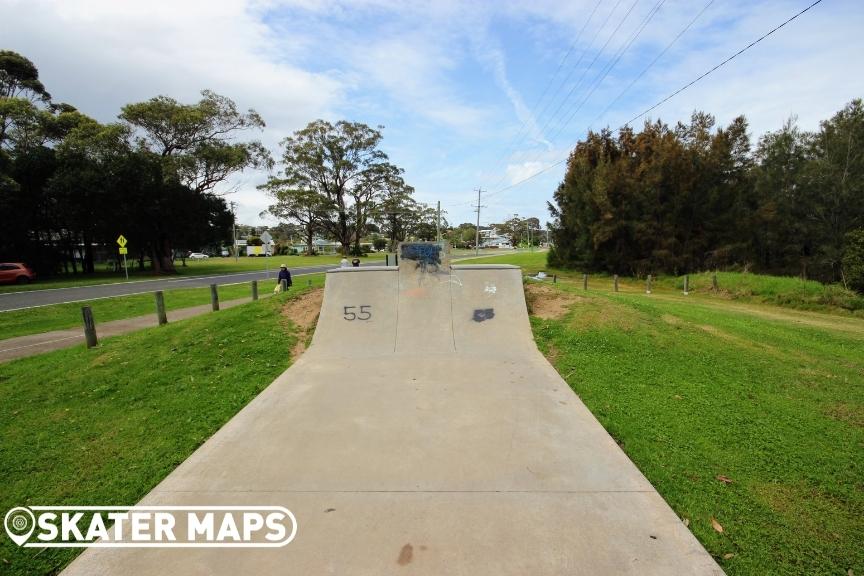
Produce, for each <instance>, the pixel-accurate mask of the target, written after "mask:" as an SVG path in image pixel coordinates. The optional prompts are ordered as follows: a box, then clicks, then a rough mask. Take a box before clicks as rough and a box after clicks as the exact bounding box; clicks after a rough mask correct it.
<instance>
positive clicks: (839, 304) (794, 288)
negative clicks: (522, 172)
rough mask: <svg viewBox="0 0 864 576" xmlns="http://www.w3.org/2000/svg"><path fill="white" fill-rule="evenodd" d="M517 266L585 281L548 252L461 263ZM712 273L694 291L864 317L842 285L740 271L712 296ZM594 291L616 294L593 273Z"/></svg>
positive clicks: (675, 285)
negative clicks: (557, 265)
mask: <svg viewBox="0 0 864 576" xmlns="http://www.w3.org/2000/svg"><path fill="white" fill-rule="evenodd" d="M470 263H476V264H515V265H517V266H522V268H523V269H524V270H525V272H526V273H530V274H535V273H537V272H539V271H540V270H545V271H546V273H547V274H557V275H558V276H560V277H563V278H571V279H578V280H581V278H582V272H580V271H577V270H556V269H553V268H550V267H548V266H547V265H546V253H545V252H542V253H538V252H534V253H520V254H514V253H510V254H505V255H502V256H497V257H494V258H482V259H476V260H465V261H460V262H459V264H470ZM711 276H712V274H711V273H709V272H703V273H700V274H691V275H690V287H689V289H690V292H693V293H696V294H698V295H705V296H713V297H715V298H723V299H727V300H728V299H732V300H740V301H743V302H757V303H766V304H774V305H777V306H782V307H785V308H796V309H799V310H813V311H821V312H834V313H840V314H850V315H853V316H858V317H862V318H864V296H862V295H861V294H856V293H854V292H852V291H850V290H845V289H844V288H843V287H842V286H838V285H825V284H821V283H820V282H815V281H813V280H808V281H803V280H801V279H800V278H794V277H788V276H767V275H762V274H744V273H740V272H719V273H718V274H717V283H718V288H719V293H717V294H712V292H711V288H712V278H711ZM589 285H590V287H592V288H604V289H606V290H609V291H610V292H611V291H612V279H611V278H610V277H609V276H608V275H605V274H592V275H591V277H590V279H589ZM620 285H621V289H622V290H623V291H631V292H641V291H643V290H644V288H645V281H644V280H636V279H633V278H621V279H620ZM683 289H684V277H683V276H679V277H675V276H661V277H658V278H654V279H653V283H652V290H653V291H655V292H656V291H659V292H668V293H672V292H678V293H680V292H681V291H682V290H683Z"/></svg>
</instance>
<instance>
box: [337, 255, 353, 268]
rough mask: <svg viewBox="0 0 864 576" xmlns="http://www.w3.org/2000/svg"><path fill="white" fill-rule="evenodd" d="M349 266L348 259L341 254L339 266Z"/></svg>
mask: <svg viewBox="0 0 864 576" xmlns="http://www.w3.org/2000/svg"><path fill="white" fill-rule="evenodd" d="M350 266H351V264H349V263H348V259H347V258H345V257H344V256H343V257H342V260H340V261H339V267H340V268H349V267H350Z"/></svg>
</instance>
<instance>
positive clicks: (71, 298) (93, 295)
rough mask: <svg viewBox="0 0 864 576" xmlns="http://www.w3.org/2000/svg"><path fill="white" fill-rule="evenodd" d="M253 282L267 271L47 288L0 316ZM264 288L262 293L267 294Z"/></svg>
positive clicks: (311, 269)
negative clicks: (28, 309)
mask: <svg viewBox="0 0 864 576" xmlns="http://www.w3.org/2000/svg"><path fill="white" fill-rule="evenodd" d="M383 263H384V261H383V260H382V261H380V262H378V261H374V262H364V265H366V266H374V265H379V264H383ZM336 267H338V264H325V265H321V266H308V267H305V268H291V275H292V276H298V275H302V274H313V273H315V272H323V271H325V270H330V269H332V268H336ZM278 272H279V269H278V268H276V269H271V270H270V282H273V285H274V286H275V282H276V274H277V273H278ZM252 280H258V281H259V282H261V281H266V280H267V273H266V272H265V271H264V270H260V271H256V272H239V273H233V274H219V275H215V276H190V277H187V278H162V279H158V280H138V281H134V282H119V283H116V284H97V285H95V286H78V287H74V288H46V289H45V290H28V291H24V292H7V293H5V294H0V312H8V311H10V310H20V309H22V308H34V307H37V306H49V305H51V304H63V303H68V302H83V301H86V300H98V299H100V298H113V297H115V296H129V295H131V294H142V293H148V292H155V291H156V290H174V289H177V288H199V287H202V286H209V285H210V284H237V283H239V282H251V281H252ZM266 289H267V288H265V287H264V286H261V287H260V288H259V290H266Z"/></svg>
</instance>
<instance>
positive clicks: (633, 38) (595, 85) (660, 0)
mask: <svg viewBox="0 0 864 576" xmlns="http://www.w3.org/2000/svg"><path fill="white" fill-rule="evenodd" d="M637 1H638V0H637ZM665 2H666V0H658V2H657V3H656V4H655V5H654V7H653V8H652V9H651V10H650V11H649V12H648V14H647V15H646V16H645V18H643V19H642V22H641V23H640V24H639V25H638V26H637V27H636V30H634V31H633V33H631V35H630V37H629V38H628V39H627V40H626V41H625V42H624V44H622V45H621V47H619V48H618V50H617V51H616V53H615V55H614V56H613V57H612V61H611V62H610V63H609V64H607V65H606V66H605V67H604V68H603V69H602V70H601V71H600V74H598V75H597V77H596V78H595V79H594V81H592V82H591V84H590V87H591V89H590V90H589V91H588V93H587V94H586V95H585V97H584V98H583V99H582V101H581V102H580V103H579V105H578V106H577V107H576V108H575V109H574V110H573V112H572V113H571V114H570V116H568V117H567V120H565V121H564V122H563V123H561V124H560V125H559V126H558V129H557V130H556V131H555V134H554V135H553V136H552V138H551V139H553V140H554V139H555V138H557V137H558V135H559V134H560V133H561V131H562V130H564V128H565V127H566V126H567V125H568V124H570V122H571V121H572V120H573V118H575V117H576V114H577V113H578V112H579V110H581V109H582V106H584V105H585V103H586V102H587V101H588V99H589V98H590V97H591V95H592V94H594V92H595V91H596V90H597V88H598V87H599V86H600V84H601V83H602V82H603V80H604V79H605V78H606V76H608V75H609V72H611V71H612V69H613V68H614V67H615V65H616V64H618V62H619V61H620V60H621V58H622V57H623V56H624V53H625V52H626V51H627V50H628V49H629V48H630V46H632V45H633V42H635V41H636V39H637V38H638V37H639V36H640V35H641V34H642V32H643V31H644V30H645V27H646V26H648V24H649V23H650V22H651V20H652V19H653V18H654V16H656V15H657V13H658V12H659V11H660V8H661V7H662V6H663V4H664V3H665ZM635 6H636V3H635V2H634V4H633V6H631V7H630V10H631V11H632V10H633V8H634V7H635ZM628 14H629V12H628ZM626 17H627V16H626V15H625V19H626ZM623 23H624V22H623V21H622V22H621V24H623ZM620 27H621V26H620V24H619V26H618V28H620ZM618 28H616V29H615V31H616V32H617V30H618ZM614 34H615V33H614V32H613V35H614ZM611 39H612V36H610V37H609V40H607V41H606V44H604V46H603V48H601V49H600V52H598V53H597V56H595V58H594V61H592V62H591V66H589V67H588V69H589V70H590V69H591V67H592V66H593V65H594V62H596V61H597V57H599V55H600V54H601V53H602V52H603V49H605V47H606V45H608V44H609V41H610V40H611ZM583 77H584V74H583ZM580 82H581V78H580ZM571 92H572V91H571ZM568 98H569V95H568ZM540 156H541V154H538V155H537V156H536V157H535V158H534V159H533V160H531V161H530V162H537V161H538V160H539V159H540ZM530 162H529V163H530ZM553 166H554V165H553ZM501 191H502V190H498V191H497V192H493V193H492V194H490V196H492V195H494V194H498V193H499V192H501Z"/></svg>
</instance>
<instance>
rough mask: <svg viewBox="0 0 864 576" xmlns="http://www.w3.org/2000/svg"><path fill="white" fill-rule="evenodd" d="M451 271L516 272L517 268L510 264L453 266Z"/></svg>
mask: <svg viewBox="0 0 864 576" xmlns="http://www.w3.org/2000/svg"><path fill="white" fill-rule="evenodd" d="M450 268H452V269H453V270H518V269H519V266H513V265H512V264H453V265H452V266H450Z"/></svg>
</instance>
